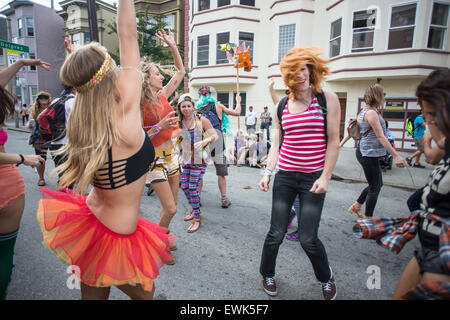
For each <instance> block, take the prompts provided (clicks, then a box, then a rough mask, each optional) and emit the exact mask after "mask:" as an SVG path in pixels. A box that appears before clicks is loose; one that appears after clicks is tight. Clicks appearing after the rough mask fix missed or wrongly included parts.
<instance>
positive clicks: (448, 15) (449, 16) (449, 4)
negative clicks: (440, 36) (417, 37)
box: [425, 1, 450, 51]
mask: <svg viewBox="0 0 450 320" xmlns="http://www.w3.org/2000/svg"><path fill="white" fill-rule="evenodd" d="M435 3H439V4H446V5H448V6H449V9H448V12H447V26H445V27H443V26H440V25H432V24H431V19H433V8H434V4H435ZM428 21H429V24H428V32H427V38H426V40H425V41H426V44H425V46H426V48H427V49H430V50H440V51H445V48H447V34H448V23H449V21H450V2H445V1H433V2H432V5H431V10H430V17H429V19H428ZM431 27H435V28H436V27H438V28H442V29H445V32H444V41H443V42H442V48H440V49H436V48H428V40H429V39H430V29H431Z"/></svg>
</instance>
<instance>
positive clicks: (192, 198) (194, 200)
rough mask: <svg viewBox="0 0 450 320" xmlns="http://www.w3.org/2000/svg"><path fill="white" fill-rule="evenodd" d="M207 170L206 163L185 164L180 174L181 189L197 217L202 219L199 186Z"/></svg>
mask: <svg viewBox="0 0 450 320" xmlns="http://www.w3.org/2000/svg"><path fill="white" fill-rule="evenodd" d="M205 171H206V164H205V165H202V166H193V165H190V164H185V165H183V171H182V172H181V175H180V182H181V189H182V190H183V192H184V194H185V195H186V198H187V200H188V201H189V203H190V204H191V206H192V213H193V214H194V218H195V219H200V195H199V193H198V188H199V186H200V181H202V177H203V174H204V173H205Z"/></svg>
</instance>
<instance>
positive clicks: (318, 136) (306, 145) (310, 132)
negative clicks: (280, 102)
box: [278, 97, 327, 172]
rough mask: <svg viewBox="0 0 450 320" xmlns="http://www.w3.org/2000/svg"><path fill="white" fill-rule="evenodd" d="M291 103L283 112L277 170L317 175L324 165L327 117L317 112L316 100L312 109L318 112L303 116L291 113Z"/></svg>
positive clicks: (303, 113) (312, 111) (307, 111)
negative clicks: (282, 137)
mask: <svg viewBox="0 0 450 320" xmlns="http://www.w3.org/2000/svg"><path fill="white" fill-rule="evenodd" d="M288 105H289V104H288V103H286V106H285V107H284V110H283V115H282V117H281V119H282V121H281V125H282V126H283V129H284V139H283V144H282V146H281V150H280V156H279V158H278V168H279V169H280V170H285V171H301V172H314V171H319V170H322V169H323V167H324V164H325V153H326V147H327V146H326V141H325V127H324V117H323V115H322V114H321V113H319V112H318V111H317V110H318V109H319V105H318V103H317V99H316V98H315V97H314V99H313V101H311V105H312V106H315V107H316V108H312V109H309V110H308V109H307V110H305V111H303V112H301V113H294V114H292V113H290V112H289V107H288Z"/></svg>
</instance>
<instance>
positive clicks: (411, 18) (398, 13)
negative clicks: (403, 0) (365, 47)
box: [391, 3, 417, 27]
mask: <svg viewBox="0 0 450 320" xmlns="http://www.w3.org/2000/svg"><path fill="white" fill-rule="evenodd" d="M416 6H417V5H416V4H415V3H414V4H409V5H406V6H400V7H393V8H392V17H391V27H401V26H410V25H414V24H415V21H416Z"/></svg>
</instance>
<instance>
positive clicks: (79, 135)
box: [0, 0, 450, 300]
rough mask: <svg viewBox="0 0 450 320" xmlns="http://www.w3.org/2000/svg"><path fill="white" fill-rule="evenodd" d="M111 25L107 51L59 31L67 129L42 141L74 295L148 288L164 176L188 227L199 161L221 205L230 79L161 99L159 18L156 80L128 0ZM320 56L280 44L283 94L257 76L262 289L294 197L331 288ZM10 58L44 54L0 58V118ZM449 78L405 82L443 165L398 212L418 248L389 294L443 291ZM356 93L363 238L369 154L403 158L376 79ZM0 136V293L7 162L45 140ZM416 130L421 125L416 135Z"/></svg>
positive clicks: (334, 147) (139, 295) (41, 208)
mask: <svg viewBox="0 0 450 320" xmlns="http://www.w3.org/2000/svg"><path fill="white" fill-rule="evenodd" d="M117 30H118V37H119V52H120V65H116V63H115V61H114V60H113V59H112V58H111V57H110V55H109V54H108V52H107V51H106V49H105V48H104V47H102V46H100V45H99V44H98V43H90V44H87V45H84V46H81V47H78V48H76V47H75V46H73V45H71V44H68V43H66V48H68V52H69V55H68V56H67V58H66V60H65V61H64V64H63V66H62V68H61V71H60V78H61V81H62V82H63V83H64V84H65V85H66V86H67V87H66V89H67V92H66V94H68V93H69V92H70V93H71V94H72V90H73V93H75V94H74V96H73V97H71V99H70V100H71V101H72V102H73V105H70V106H67V108H68V109H69V111H70V116H69V115H67V117H66V120H67V123H66V125H65V126H66V128H65V137H66V138H67V139H66V140H64V141H59V140H58V141H54V142H58V143H57V144H56V146H55V147H54V148H53V149H52V155H54V156H55V157H59V158H58V160H55V162H56V171H57V173H58V176H59V180H58V188H57V190H56V191H53V190H50V189H47V188H43V187H41V188H40V189H41V191H42V199H41V200H40V201H39V204H38V211H37V215H36V217H37V220H38V222H39V225H40V228H41V231H42V235H43V240H44V243H45V245H46V246H47V247H48V248H49V249H50V251H51V252H53V253H54V254H55V255H56V256H57V257H58V258H59V259H60V260H61V261H63V262H64V263H66V264H69V265H76V266H78V267H79V269H80V274H79V277H80V281H81V297H82V299H107V298H108V297H109V293H110V288H111V286H116V287H118V288H119V289H120V290H122V291H123V292H124V293H126V294H127V295H128V296H130V297H131V298H132V299H152V298H153V295H154V290H155V279H156V278H157V276H158V274H159V269H160V268H161V267H162V266H163V265H165V264H174V263H175V259H174V257H173V255H172V252H173V251H174V250H176V249H177V245H175V237H174V235H173V234H171V232H170V230H169V228H170V223H171V221H172V219H173V217H174V215H175V214H176V212H177V201H178V189H179V187H180V186H181V189H182V191H183V193H184V194H185V196H186V198H187V200H188V202H189V204H190V205H191V207H192V210H191V211H190V212H189V213H188V214H187V215H186V216H185V217H184V220H185V221H189V222H190V225H189V227H188V229H187V232H189V233H194V232H196V231H198V230H199V228H200V226H201V210H200V208H201V191H202V183H203V175H204V174H205V172H206V169H207V165H208V163H209V162H210V161H212V162H213V163H214V166H215V169H216V175H217V177H218V187H219V191H220V193H221V206H222V207H223V208H228V207H229V206H230V205H231V201H230V200H229V199H228V197H227V194H226V187H227V185H226V176H227V175H228V164H227V161H226V156H225V153H224V151H225V142H224V136H223V135H224V133H228V132H229V130H230V128H229V119H228V116H239V115H240V114H241V98H240V95H239V93H238V94H237V95H236V108H235V109H229V108H227V107H226V106H224V105H222V104H220V103H219V102H218V101H217V100H216V99H215V98H214V96H213V93H214V92H213V89H212V87H209V86H203V87H201V88H200V90H199V95H200V99H199V100H198V101H197V102H196V103H195V102H194V99H193V97H192V96H191V95H190V94H188V93H185V94H182V95H181V96H179V97H178V98H177V99H176V100H175V103H176V105H175V108H173V107H172V106H171V105H170V103H169V101H168V99H169V98H170V96H172V94H173V93H174V92H175V90H176V89H177V88H178V86H179V85H180V84H181V82H182V79H183V78H184V76H185V70H184V67H183V64H182V59H181V56H180V54H179V52H178V48H177V46H176V43H175V41H174V39H173V37H172V35H171V33H170V31H169V32H168V33H166V32H165V31H163V30H162V31H160V32H158V33H157V34H156V35H155V36H156V37H157V38H158V39H159V40H160V41H161V42H162V43H164V44H166V45H167V46H168V48H169V49H170V50H171V52H172V55H173V57H174V61H175V67H176V69H177V71H176V72H175V73H174V74H173V75H172V77H171V79H170V81H169V82H168V83H167V84H166V85H163V79H164V77H163V75H162V73H164V72H165V71H164V70H163V69H162V68H161V67H160V66H159V65H157V64H155V63H152V62H149V61H144V62H142V61H141V57H140V53H139V47H138V41H137V27H136V15H135V8H134V3H133V1H131V0H119V6H118V15H117ZM327 63H328V61H327V60H326V59H324V58H322V57H321V56H320V52H319V51H318V50H316V49H314V48H293V49H291V50H289V51H288V52H287V53H286V55H285V56H284V57H283V59H282V61H281V63H280V70H281V74H282V77H283V81H284V83H285V85H286V87H287V88H288V91H287V96H286V97H284V98H282V99H279V98H278V97H277V96H276V94H274V90H273V82H271V84H269V90H270V92H271V96H272V100H273V103H274V105H275V106H276V112H274V113H273V122H274V127H275V129H274V130H273V134H274V136H273V143H272V144H271V147H270V151H269V152H268V155H267V163H266V166H265V167H264V174H263V177H262V179H261V181H260V182H259V184H258V187H259V189H260V190H262V191H264V192H267V191H268V190H269V185H270V183H271V180H272V178H273V180H274V181H273V187H272V208H271V219H270V228H269V231H268V233H267V235H266V237H265V240H264V242H263V245H262V253H261V261H260V268H259V272H260V274H261V276H262V288H263V290H264V291H265V292H266V293H267V294H268V295H270V296H275V295H277V293H278V291H277V284H276V280H275V274H276V270H275V269H276V260H277V255H278V251H279V247H280V245H281V243H282V242H283V239H284V238H285V235H286V232H287V228H288V226H289V224H290V223H291V222H292V215H291V214H290V213H291V209H292V206H293V204H294V202H295V201H297V203H296V206H295V207H296V208H297V212H296V213H297V227H298V230H297V233H296V235H297V238H298V241H299V244H300V246H301V247H302V249H303V250H304V251H305V253H306V255H307V257H308V258H309V260H310V262H311V265H312V269H313V271H314V274H315V277H316V279H317V281H318V282H319V284H320V288H321V291H322V294H323V298H324V299H325V300H332V299H335V298H336V296H337V286H336V278H335V274H334V271H333V269H332V267H331V264H330V261H329V260H328V255H327V251H326V248H325V245H324V243H322V241H321V240H320V239H319V237H318V230H319V226H320V221H321V215H322V210H323V207H324V203H325V195H326V193H327V191H328V187H329V181H330V179H331V175H332V172H333V169H334V167H335V164H336V161H337V158H338V153H339V142H340V141H339V123H340V104H339V99H338V97H337V95H336V94H335V93H332V92H325V91H323V89H322V85H321V84H322V81H323V79H324V77H325V76H326V75H328V74H330V71H329V68H328V66H327ZM23 65H33V66H40V67H43V68H44V69H47V70H48V68H49V65H48V64H47V63H45V62H42V61H40V60H24V59H21V60H19V61H18V62H17V63H15V64H13V65H12V66H10V67H8V68H6V69H5V70H3V71H1V72H0V95H1V98H2V101H5V102H6V103H5V104H2V105H1V106H0V107H1V109H0V123H3V122H4V120H5V119H6V117H8V116H9V115H10V114H12V113H13V112H14V99H13V97H12V96H11V95H10V94H9V93H8V92H7V91H6V90H5V89H4V85H5V83H7V82H8V81H9V80H10V79H11V77H12V76H14V74H15V73H16V72H17V71H18V70H19V69H20V67H22V66H23ZM449 82H450V75H449V73H448V70H446V71H442V72H441V73H439V74H438V75H437V76H436V73H432V74H431V75H430V76H429V77H428V78H427V79H426V80H425V81H424V82H422V83H421V85H420V86H419V87H418V89H417V97H418V100H419V103H420V105H421V107H422V109H423V113H424V115H425V120H426V123H427V125H428V126H429V128H430V131H431V134H432V137H433V140H434V141H435V145H436V146H437V148H438V149H439V155H441V157H442V158H443V160H444V165H443V166H440V167H438V168H436V170H435V171H434V172H433V174H432V175H431V176H430V180H429V182H428V183H427V185H426V186H424V187H423V188H422V189H421V190H420V192H417V193H415V197H416V198H414V203H416V202H418V206H417V204H415V207H414V209H415V211H414V212H415V214H414V216H412V217H410V218H409V219H408V220H407V221H406V220H402V221H401V223H400V224H401V226H404V225H405V224H408V223H410V224H413V225H414V226H415V230H418V233H419V238H420V240H421V244H422V250H421V251H420V252H418V253H417V254H416V256H415V258H413V260H411V262H410V264H409V265H408V266H407V267H406V269H405V272H404V274H403V275H402V278H401V279H400V281H399V284H398V286H397V290H396V292H395V294H394V297H395V298H405V297H423V296H424V294H425V293H429V294H434V296H433V297H436V298H442V297H444V298H445V297H448V292H450V290H448V283H449V282H450V272H449V270H450V268H449V267H450V264H449V261H448V260H449V259H448V252H450V251H449V250H450V249H449V248H448V239H449V238H448V236H449V229H448V217H449V216H450V203H449V201H448V198H449V196H450V184H449V181H450V180H449V179H450V173H449V169H450V162H449V161H450V160H449V159H450V158H449V157H450V147H449V139H450V127H449V124H450V92H449V90H448V88H449ZM50 98H51V97H50V95H48V94H46V93H45V92H41V93H40V94H39V95H38V98H37V104H36V108H35V113H36V114H32V118H33V119H34V125H35V128H38V130H39V131H40V129H39V126H38V125H37V124H36V122H37V123H39V117H40V116H41V115H42V112H43V110H44V109H45V108H48V107H50V105H52V104H51V101H50ZM364 98H365V102H366V106H365V107H364V108H363V109H362V111H361V112H360V113H359V114H358V116H357V123H358V126H359V131H360V134H361V139H360V141H359V143H358V148H357V150H356V157H357V159H358V161H359V163H360V164H361V166H362V167H363V170H364V173H365V175H366V178H367V181H368V184H369V186H368V187H367V188H365V189H364V190H363V191H362V192H361V195H360V196H359V198H358V199H357V201H356V202H355V203H354V204H353V205H352V206H351V207H350V209H349V211H351V212H354V213H356V214H357V215H358V217H359V219H358V220H357V225H355V227H354V228H355V229H354V230H355V234H358V235H361V237H366V238H371V237H372V234H371V232H370V231H371V230H373V224H375V226H378V225H379V224H380V221H378V220H377V219H376V218H372V217H373V212H374V209H375V205H376V202H377V198H378V195H379V192H380V189H381V187H382V177H381V171H380V169H379V163H378V157H379V156H380V154H381V153H383V152H385V151H386V150H387V151H388V152H389V153H391V154H392V155H393V157H394V162H395V164H396V165H397V166H398V167H404V166H405V165H406V161H405V159H403V158H402V157H401V156H399V155H398V153H397V152H396V151H395V149H394V148H393V147H392V146H391V144H390V143H389V141H388V139H387V138H386V136H385V132H386V125H385V121H384V119H383V118H382V116H381V114H380V112H379V111H378V108H379V107H380V106H382V105H383V104H384V90H383V88H382V87H381V86H380V85H378V84H376V85H372V86H370V87H369V88H367V89H366V92H365V95H364ZM59 99H61V97H60V98H59ZM64 101H66V100H64ZM66 111H67V110H66ZM269 117H270V115H269ZM264 119H267V118H264ZM35 130H36V129H35ZM6 139H7V135H6V132H5V131H4V130H3V129H2V130H1V131H0V142H1V143H0V145H1V149H0V170H1V172H0V188H1V189H2V190H8V192H7V193H5V194H2V195H1V198H0V262H1V264H2V267H1V268H0V270H1V271H0V273H1V274H0V295H1V296H0V298H5V296H6V292H7V287H8V283H9V281H10V279H11V273H12V267H13V256H14V245H15V240H16V238H17V233H18V229H19V226H20V219H21V216H22V213H23V209H24V202H25V199H24V194H25V187H24V182H23V178H22V176H21V174H20V172H19V171H18V169H17V167H16V165H20V164H25V165H29V166H32V167H39V166H42V165H45V158H44V154H43V150H45V149H44V148H45V147H48V145H47V144H45V143H44V144H43V146H40V145H39V148H37V146H38V145H37V144H34V147H35V149H36V155H31V156H27V155H26V156H24V155H21V154H8V153H6V152H5V151H6V150H5V149H4V147H3V145H4V144H5V143H6ZM36 141H37V139H36ZM36 141H34V143H36ZM429 142H430V141H428V140H425V139H424V140H423V143H424V147H426V146H427V144H429ZM45 151H46V150H45ZM260 151H262V150H260ZM237 152H238V150H237ZM45 153H46V152H45ZM178 155H179V156H178ZM374 159H377V161H376V162H375V161H374ZM276 170H277V173H276V174H275V171H276ZM44 183H45V181H44ZM40 184H42V182H41V181H40ZM145 185H147V186H148V187H151V188H152V190H154V191H155V192H156V194H157V196H158V198H159V200H160V202H161V205H162V210H161V212H160V219H159V223H158V224H156V223H153V222H151V221H148V220H146V219H143V218H141V217H139V208H140V203H141V199H142V194H143V192H144V188H145ZM296 199H297V200H296ZM417 199H419V200H417ZM411 201H412V200H411ZM364 203H365V204H366V208H365V215H362V213H361V210H362V209H361V207H362V205H363V204H364ZM382 222H385V220H382ZM396 222H397V221H396ZM377 223H378V224H377ZM436 228H437V229H439V230H440V231H439V232H438V233H439V235H436V232H435V229H436ZM383 230H384V231H385V230H386V229H383ZM383 235H384V234H383ZM376 239H377V240H379V238H378V237H376Z"/></svg>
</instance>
